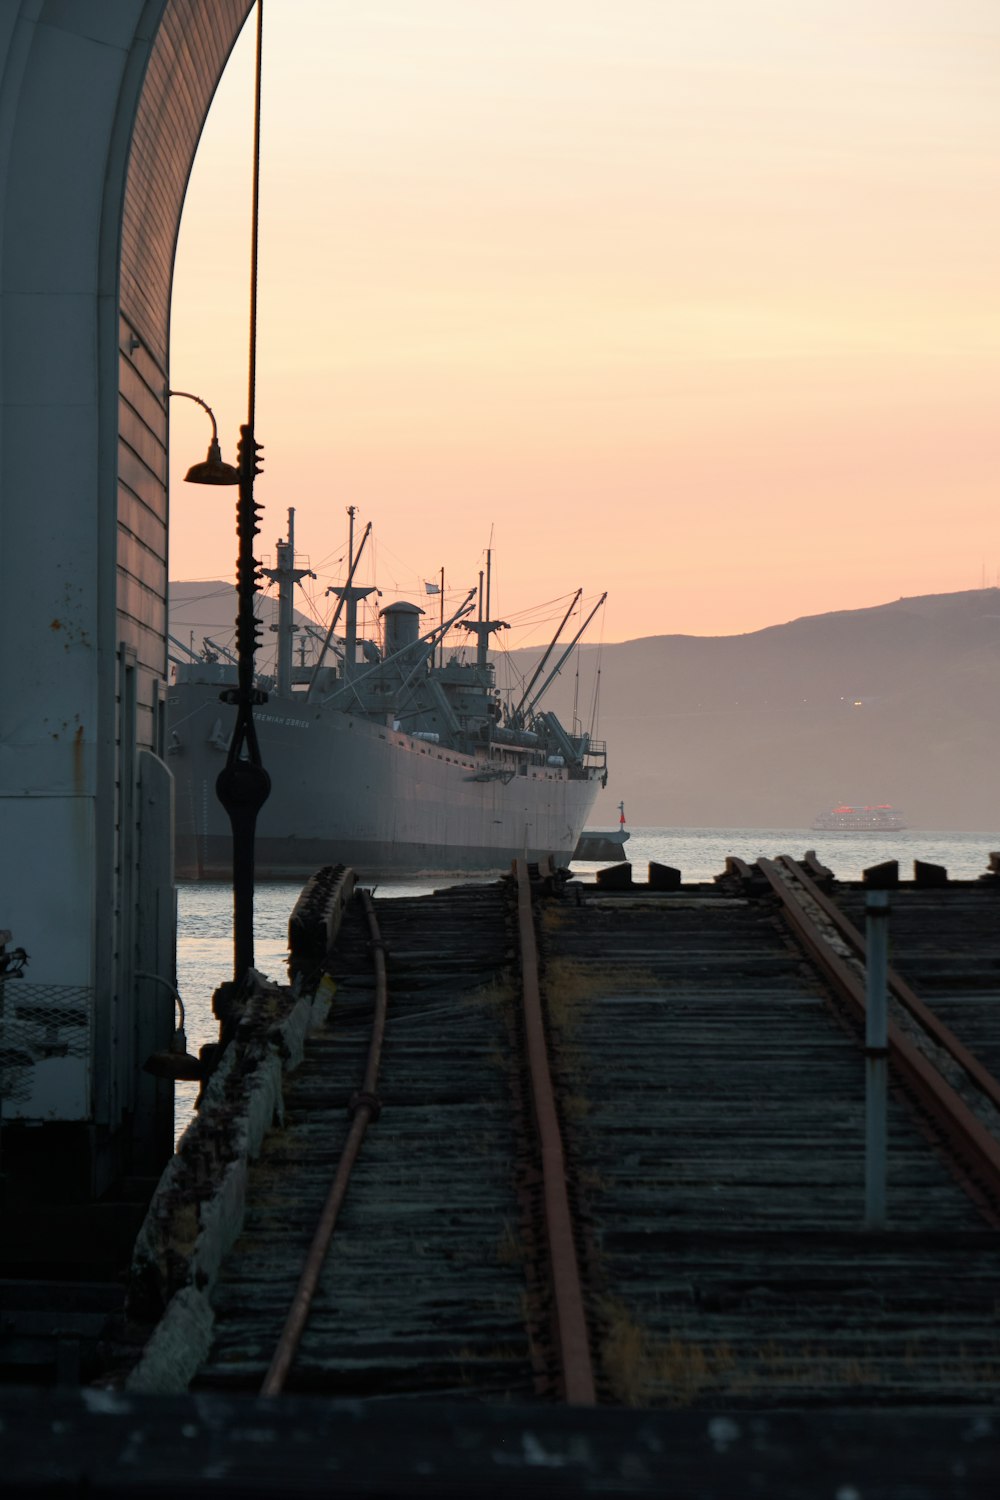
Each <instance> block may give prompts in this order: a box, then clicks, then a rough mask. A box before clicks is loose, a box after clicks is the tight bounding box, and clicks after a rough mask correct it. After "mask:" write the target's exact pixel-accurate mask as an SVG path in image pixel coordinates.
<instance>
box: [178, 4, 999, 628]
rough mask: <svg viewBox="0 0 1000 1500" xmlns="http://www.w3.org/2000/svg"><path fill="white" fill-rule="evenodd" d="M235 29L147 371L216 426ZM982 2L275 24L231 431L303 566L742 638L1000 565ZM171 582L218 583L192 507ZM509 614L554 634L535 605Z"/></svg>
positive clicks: (544, 8)
mask: <svg viewBox="0 0 1000 1500" xmlns="http://www.w3.org/2000/svg"><path fill="white" fill-rule="evenodd" d="M253 42H254V21H253V17H251V20H250V21H249V22H248V25H247V27H246V28H245V30H244V34H243V36H242V38H241V40H240V43H239V44H238V46H237V49H236V51H235V52H234V54H233V57H232V60H231V63H230V66H229V68H228V70H227V73H226V75H225V77H224V79H223V82H222V84H221V86H220V90H219V93H218V95H217V98H216V102H215V105H214V107H213V110H212V113H211V116H210V118H209V121H208V124H207V126H206V130H205V134H204V137H203V141H202V146H201V149H200V151H199V155H198V159H197V162H196V164H195V171H194V175H193V178H192V182H191V187H190V191H189V195H188V200H187V204H186V207H185V215H184V222H183V225H182V231H181V242H180V248H179V254H178V260H177V270H176V276H175V282H174V303H173V339H172V370H171V380H172V384H173V385H174V386H175V387H179V388H181V389H183V390H188V391H194V392H196V393H197V394H199V395H200V396H202V397H204V399H205V400H207V401H208V402H209V403H210V404H211V405H212V406H213V407H214V408H215V411H216V414H217V416H218V419H219V426H220V436H221V439H222V444H223V452H224V456H225V457H227V458H228V459H230V460H231V461H232V460H234V459H235V442H236V437H237V433H238V428H239V424H240V422H241V421H243V420H245V411H246V363H247V301H248V266H249V203H250V149H251V123H252V121H251V115H252V88H253V79H252V72H253ZM998 78H1000V10H998V8H997V5H996V0H837V3H833V0H702V3H698V4H696V3H693V0H676V3H671V0H572V3H570V0H530V3H529V0H504V3H503V4H499V3H494V0H366V3H364V4H363V5H358V4H356V3H355V4H350V5H348V4H346V3H343V0H266V6H265V55H264V106H263V108H264V115H263V147H262V160H263V168H262V188H261V212H262V226H261V250H260V256H261V258H260V286H259V297H260V341H259V354H258V361H259V364H258V400H257V428H258V437H259V439H260V440H262V441H263V442H264V444H265V449H266V466H265V473H264V476H263V477H262V478H261V480H260V481H259V484H258V497H259V498H260V499H261V500H262V501H264V502H265V504H266V506H267V515H266V518H265V523H264V530H263V533H262V536H261V538H260V552H261V553H273V547H274V541H275V539H276V538H277V537H278V536H279V535H283V534H284V524H285V513H286V509H287V507H288V506H290V505H294V506H295V507H296V512H297V521H296V528H297V536H296V541H297V547H298V550H299V552H300V553H302V554H303V555H304V558H303V561H304V563H308V564H309V565H311V566H312V567H313V568H314V569H315V571H316V572H317V573H318V574H319V575H320V578H319V581H318V583H317V584H315V585H313V589H314V592H315V594H316V603H317V608H319V607H321V606H322V600H323V593H324V590H325V587H326V585H327V584H328V583H330V582H332V581H333V575H334V571H335V570H334V564H335V562H336V560H337V559H338V558H340V557H341V556H342V555H343V552H344V548H345V539H346V527H347V517H346V514H345V511H346V507H347V506H348V505H351V504H353V505H356V506H357V507H358V510H359V515H360V519H361V521H362V522H365V521H368V520H371V521H372V522H373V523H374V529H375V537H376V547H375V549H374V565H375V566H376V567H377V574H378V582H379V585H380V587H381V588H382V589H383V591H384V595H383V601H382V602H383V603H387V602H389V601H390V600H391V599H392V598H394V597H401V596H403V597H410V598H414V599H417V598H418V597H419V595H420V593H421V592H422V590H423V583H424V580H427V579H433V578H435V577H437V574H438V571H439V569H440V568H441V567H442V566H443V567H444V568H445V570H446V581H447V587H448V590H449V594H450V593H451V591H452V590H454V591H455V593H456V597H458V596H460V594H461V593H464V591H465V589H466V588H467V587H469V586H470V585H471V584H472V583H473V582H474V581H475V579H476V576H477V574H478V570H479V569H480V568H481V567H482V566H483V565H484V555H485V549H486V547H487V546H488V545H489V544H490V540H491V537H492V544H493V548H494V558H495V564H496V582H495V603H496V605H497V607H498V609H499V612H500V613H501V614H502V615H503V616H504V618H505V619H507V620H510V621H512V623H514V624H515V625H516V626H517V629H516V630H515V631H513V632H511V639H510V642H509V643H510V645H512V646H515V645H523V644H527V643H528V642H529V641H531V640H537V639H539V638H541V637H543V636H545V634H546V628H545V625H544V623H543V621H544V620H545V619H547V618H548V617H549V616H550V615H551V614H553V613H554V612H557V610H556V606H554V605H551V604H549V601H552V600H553V599H554V598H555V597H556V596H561V595H564V594H568V593H570V592H571V591H572V590H574V589H575V588H577V587H578V586H582V587H583V589H584V591H585V597H586V598H587V599H593V598H595V597H596V596H597V595H598V594H599V593H600V592H602V591H603V590H605V589H607V590H608V591H609V600H608V606H607V612H606V619H605V622H604V627H603V633H604V637H605V639H607V640H626V639H631V638H634V637H637V636H647V635H661V634H667V633H675V632H683V633H690V634H698V635H721V634H731V633H737V632H742V631H748V630H755V629H758V628H759V627H761V626H764V625H770V624H774V623H777V622H780V621H784V620H788V619H792V618H794V617H796V616H798V615H802V614H811V613H820V612H825V611H828V610H834V609H845V608H857V607H861V606H864V605H870V604H879V603H882V602H885V601H887V600H890V599H895V598H898V597H899V596H900V595H907V594H923V593H937V592H950V591H953V590H961V589H969V588H978V587H979V586H980V585H981V583H982V582H983V581H984V578H985V581H986V582H988V583H994V582H996V581H997V579H998V571H1000V270H998V268H1000V87H998ZM171 424H172V426H171V442H172V466H171V475H172V499H171V506H172V514H171V521H172V558H171V573H172V576H173V577H174V578H176V579H192V578H219V577H223V578H228V577H231V576H232V571H233V560H234V556H235V537H234V530H233V498H234V492H233V491H231V490H215V491H213V490H206V489H196V488H194V487H193V486H185V485H184V484H183V482H182V481H183V474H184V471H185V469H186V468H187V466H188V464H190V463H191V462H193V461H194V460H195V459H200V458H202V457H204V451H205V447H206V443H207V438H208V435H209V433H208V421H207V418H206V417H205V415H204V413H202V412H201V411H199V410H198V408H197V407H195V406H194V405H193V404H192V403H190V402H186V401H182V400H174V401H173V402H172V410H171ZM539 603H544V604H548V608H542V609H537V608H534V606H536V605H538V604H539Z"/></svg>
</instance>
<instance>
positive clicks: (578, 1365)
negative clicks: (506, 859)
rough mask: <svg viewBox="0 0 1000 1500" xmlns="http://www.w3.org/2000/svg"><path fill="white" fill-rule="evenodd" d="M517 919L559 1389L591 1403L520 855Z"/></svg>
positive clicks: (582, 1312)
mask: <svg viewBox="0 0 1000 1500" xmlns="http://www.w3.org/2000/svg"><path fill="white" fill-rule="evenodd" d="M514 873H515V876H516V879H517V918H518V935H519V939H520V948H521V995H522V1006H523V1015H524V1032H525V1047H526V1051H527V1056H528V1072H529V1077H530V1083H531V1101H532V1111H533V1114H534V1119H535V1127H536V1130H537V1132H538V1143H539V1149H540V1153H541V1163H542V1194H543V1201H544V1205H545V1235H546V1241H547V1245H548V1259H549V1272H550V1279H551V1287H552V1297H553V1305H554V1310H555V1325H556V1326H555V1333H556V1345H557V1349H558V1355H559V1364H560V1368H561V1371H562V1379H563V1394H564V1395H565V1399H566V1400H567V1401H568V1402H569V1403H570V1404H571V1405H575V1406H593V1405H594V1404H595V1402H596V1394H595V1389H594V1373H593V1367H592V1363H591V1357H590V1335H589V1331H588V1328H587V1317H586V1312H585V1310H584V1302H583V1286H582V1282H581V1277H580V1265H579V1261H578V1259H577V1253H576V1242H575V1238H574V1234H573V1215H572V1212H571V1210H570V1203H569V1192H568V1189H567V1186H566V1158H565V1155H564V1152H563V1144H562V1132H561V1131H560V1128H559V1117H558V1114H557V1112H556V1103H555V1093H554V1090H553V1087H552V1074H551V1072H550V1069H549V1058H548V1048H547V1046H546V1040H545V1024H544V1021H543V1018H542V1003H541V994H540V990H539V983H538V944H537V942H536V939H535V923H534V917H533V915H532V910H531V882H530V879H529V877H528V866H527V862H526V861H525V860H524V859H517V860H515V862H514Z"/></svg>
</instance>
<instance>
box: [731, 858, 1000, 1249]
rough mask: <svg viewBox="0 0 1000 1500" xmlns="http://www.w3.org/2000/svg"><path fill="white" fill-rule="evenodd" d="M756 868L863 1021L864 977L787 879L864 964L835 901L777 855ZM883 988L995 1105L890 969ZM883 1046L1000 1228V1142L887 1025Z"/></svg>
mask: <svg viewBox="0 0 1000 1500" xmlns="http://www.w3.org/2000/svg"><path fill="white" fill-rule="evenodd" d="M757 866H758V868H759V870H760V872H761V874H762V875H763V876H764V878H765V879H766V880H767V882H768V884H769V885H770V887H771V889H772V890H773V891H774V893H775V895H776V896H777V897H778V898H779V900H780V902H781V904H782V909H783V911H784V914H785V918H786V920H787V921H788V923H789V926H790V927H791V928H792V930H793V931H794V932H795V933H796V935H797V936H798V938H799V940H800V941H801V943H802V944H803V946H804V947H805V949H806V951H807V952H808V953H809V954H810V955H811V957H812V958H813V959H814V960H815V961H816V963H817V964H818V966H819V967H820V969H821V970H822V972H823V973H824V974H825V976H826V977H827V979H828V980H829V981H830V983H831V984H832V985H833V987H834V989H835V990H836V991H837V993H838V994H839V995H840V996H841V997H842V998H843V999H844V1000H846V1001H847V1002H848V1004H849V1005H850V1006H851V1008H852V1009H853V1010H854V1012H855V1013H856V1014H857V1015H858V1016H860V1017H863V1016H864V1014H865V1009H866V1003H865V987H864V981H863V979H862V978H861V977H859V975H858V974H857V973H856V972H855V970H853V969H852V968H851V966H850V964H849V963H848V962H846V961H845V959H844V958H843V957H842V956H841V955H840V954H838V953H837V952H836V951H835V950H834V949H833V948H832V947H831V946H830V944H829V942H828V941H827V939H826V937H825V936H824V934H823V932H822V931H821V929H820V928H819V927H818V926H817V925H816V922H815V921H814V920H813V918H812V916H811V915H810V913H809V912H808V910H807V909H806V908H805V907H804V906H803V905H802V904H801V903H800V902H799V901H797V900H796V899H795V895H794V891H793V889H792V888H791V887H790V886H789V883H788V877H789V876H791V877H793V879H794V881H795V882H796V883H797V884H798V886H799V887H800V888H801V890H802V891H803V892H804V893H805V895H806V896H807V897H808V898H809V899H810V900H811V901H813V902H815V903H816V905H817V906H818V907H819V908H820V910H821V911H822V912H823V914H824V916H825V917H827V918H828V920H829V921H830V922H831V923H832V924H833V925H834V926H835V928H836V930H837V932H838V935H839V936H840V937H841V939H842V940H843V941H844V943H845V944H846V945H847V946H848V948H849V949H850V950H851V951H852V953H853V956H854V957H855V958H856V959H858V960H860V961H861V962H862V963H863V962H864V959H865V953H866V944H865V940H864V938H863V937H862V935H861V933H860V932H858V930H857V928H856V927H855V926H854V925H853V923H852V922H850V921H849V919H848V918H847V917H845V916H844V914H843V913H842V912H841V911H840V910H839V909H838V908H837V906H836V905H835V904H834V902H832V901H831V900H830V899H829V897H827V896H826V895H824V893H823V892H822V891H821V890H820V889H819V888H818V887H817V886H816V884H815V882H814V881H813V880H811V879H810V877H809V876H808V875H806V874H804V873H803V871H802V870H801V869H800V868H799V867H798V866H797V865H796V863H795V861H794V860H791V859H788V858H787V857H782V858H781V859H780V860H777V861H776V860H770V859H760V860H758V861H757ZM888 983H889V990H890V993H891V995H892V996H893V998H894V999H895V1000H897V1001H898V1002H899V1004H901V1005H903V1006H904V1007H905V1008H906V1010H907V1011H908V1012H909V1013H910V1015H911V1016H912V1017H913V1019H914V1020H915V1021H917V1022H918V1024H919V1025H920V1026H921V1027H923V1028H924V1030H925V1031H926V1032H927V1034H928V1035H929V1036H930V1037H931V1039H932V1040H933V1041H934V1042H935V1043H936V1044H937V1045H938V1046H939V1047H941V1048H942V1049H943V1050H944V1051H946V1052H947V1054H948V1055H949V1056H950V1057H951V1058H952V1060H953V1061H954V1062H955V1063H957V1064H958V1066H960V1067H961V1068H962V1069H963V1071H964V1072H965V1073H966V1075H967V1077H968V1078H969V1079H970V1080H971V1081H972V1082H973V1083H974V1084H975V1085H976V1087H977V1088H979V1090H980V1091H981V1093H982V1094H983V1095H984V1097H986V1098H987V1099H989V1100H990V1102H991V1103H993V1104H998V1103H1000V1085H998V1083H997V1081H996V1079H994V1078H993V1076H992V1074H990V1073H989V1072H988V1071H987V1069H985V1068H984V1067H983V1065H982V1064H981V1063H980V1062H979V1060H978V1059H977V1058H975V1057H974V1056H973V1055H972V1054H971V1053H970V1052H969V1051H968V1049H967V1048H966V1047H964V1046H963V1045H962V1044H961V1043H960V1042H959V1041H958V1039H957V1037H955V1036H954V1034H953V1033H952V1032H951V1031H950V1030H949V1028H948V1027H947V1026H945V1025H944V1023H943V1022H942V1021H941V1020H940V1018H939V1017H937V1016H936V1015H935V1014H934V1012H933V1011H931V1010H930V1009H929V1007H928V1006H926V1005H925V1004H924V1003H923V1001H921V1000H919V999H918V997H917V996H916V995H915V994H914V993H913V991H912V990H911V989H910V988H909V986H908V985H906V984H905V983H904V981H903V980H902V979H901V978H900V976H899V975H898V974H897V973H896V972H895V970H893V969H891V968H890V969H889V971H888ZM888 1046H889V1057H890V1062H891V1064H892V1066H893V1067H894V1068H895V1070H896V1072H897V1074H898V1075H899V1076H900V1078H901V1079H902V1080H903V1081H904V1082H905V1083H906V1084H907V1086H908V1087H909V1088H910V1089H911V1090H912V1092H913V1093H914V1095H915V1096H916V1097H917V1098H918V1099H919V1101H920V1103H921V1105H922V1106H923V1108H924V1109H925V1110H926V1111H927V1113H928V1114H929V1115H930V1116H931V1118H932V1119H933V1120H934V1123H935V1125H936V1126H937V1127H938V1129H939V1130H940V1131H941V1133H942V1135H943V1136H944V1137H945V1138H946V1139H947V1140H948V1142H949V1144H950V1145H951V1147H952V1149H953V1150H954V1151H955V1152H956V1154H957V1155H958V1157H959V1158H960V1160H962V1161H964V1163H965V1164H966V1166H967V1167H968V1170H969V1172H970V1174H971V1175H972V1177H973V1179H974V1182H976V1183H977V1184H979V1185H980V1186H981V1187H982V1188H984V1189H985V1190H986V1192H987V1194H988V1197H989V1204H988V1206H987V1205H986V1204H983V1203H982V1200H981V1195H980V1194H976V1196H977V1199H979V1201H980V1203H981V1206H982V1207H983V1208H984V1211H985V1212H986V1213H987V1216H988V1217H989V1218H990V1220H991V1222H993V1223H994V1224H998V1225H1000V1142H998V1141H997V1139H996V1137H995V1136H993V1135H992V1134H991V1132H990V1131H989V1130H988V1129H987V1128H986V1126H984V1125H983V1124H982V1122H981V1121H980V1120H978V1119H977V1118H976V1116H975V1114H974V1113H973V1111H972V1110H971V1109H970V1108H969V1106H968V1105H967V1104H966V1102H965V1101H964V1100H963V1099H962V1098H961V1096H960V1095H959V1094H958V1093H957V1092H956V1090H955V1089H954V1088H953V1087H952V1085H951V1084H950V1083H949V1082H948V1081H947V1080H946V1079H945V1078H944V1077H943V1076H942V1074H941V1073H940V1071H939V1070H938V1069H937V1068H936V1067H935V1066H934V1064H933V1063H932V1062H931V1061H930V1060H929V1059H928V1058H927V1057H925V1056H924V1054H923V1053H922V1052H921V1051H920V1050H919V1048H918V1047H917V1046H915V1045H914V1043H913V1042H912V1041H911V1040H910V1039H909V1038H908V1037H907V1036H905V1035H904V1033H903V1032H902V1031H901V1030H900V1028H899V1026H898V1024H896V1023H895V1022H893V1021H892V1020H890V1022H889V1026H888Z"/></svg>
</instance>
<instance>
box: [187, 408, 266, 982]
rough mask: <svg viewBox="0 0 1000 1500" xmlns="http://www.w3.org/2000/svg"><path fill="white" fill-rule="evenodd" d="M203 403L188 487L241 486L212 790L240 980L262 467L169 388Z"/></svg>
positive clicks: (256, 790)
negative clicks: (229, 650) (230, 669)
mask: <svg viewBox="0 0 1000 1500" xmlns="http://www.w3.org/2000/svg"><path fill="white" fill-rule="evenodd" d="M169 394H170V395H171V396H186V397H187V398H188V399H189V400H190V401H197V403H198V405H199V406H201V407H204V409H205V411H207V412H208V414H209V416H210V417H211V419H212V441H211V443H210V444H209V448H208V457H207V458H206V459H205V461H204V463H200V464H192V466H191V468H190V469H189V470H188V471H187V474H186V475H185V476H184V477H185V479H186V481H187V482H188V483H189V484H211V485H221V484H228V485H233V484H236V485H239V495H238V496H237V500H236V534H237V538H238V541H239V548H238V552H237V557H236V658H237V668H236V683H237V685H236V687H235V688H231V687H230V688H224V689H223V691H222V692H221V693H220V694H219V697H220V698H221V699H222V701H223V702H224V703H230V704H233V705H234V706H235V708H236V725H235V727H234V729H233V734H232V738H231V739H230V741H229V750H228V753H227V755H226V764H225V765H224V766H223V768H222V770H221V771H220V772H219V775H218V777H217V778H216V782H215V794H216V796H217V797H218V799H219V801H220V802H221V803H222V805H223V807H224V808H225V810H226V812H227V814H228V815H229V826H230V830H231V832H232V840H233V960H234V962H233V978H234V980H235V982H236V983H237V984H239V983H240V982H241V981H242V980H243V979H244V978H245V977H246V975H247V972H248V970H250V969H252V968H253V887H254V840H255V837H256V831H257V814H258V813H259V812H260V809H261V808H262V807H263V805H264V803H265V802H266V801H267V798H268V795H269V793H270V790H271V778H270V776H269V775H268V774H267V771H266V770H265V769H264V765H263V762H262V761H261V756H260V745H259V743H258V740H257V730H256V726H255V725H254V722H253V709H254V705H256V704H261V703H266V702H267V694H266V693H264V692H262V691H261V689H260V688H257V687H254V681H253V679H254V670H253V659H254V655H255V653H256V650H257V647H258V645H259V644H260V641H259V639H258V635H257V629H258V622H257V617H256V615H255V614H254V608H253V599H254V594H256V593H257V560H256V558H255V557H254V555H253V539H254V537H255V536H256V534H257V532H258V531H259V530H260V528H259V526H258V525H257V519H258V515H259V510H260V507H259V506H258V505H257V504H256V502H255V500H254V493H253V482H254V478H255V476H256V475H257V474H258V473H259V472H260V465H259V458H258V455H259V453H260V444H259V443H255V442H254V440H253V436H252V432H251V428H250V426H249V425H244V426H242V427H241V428H240V441H239V447H238V453H239V465H238V467H235V468H234V466H233V465H232V464H227V463H225V462H224V461H223V458H222V453H221V450H220V448H219V430H218V426H217V424H216V421H215V413H214V412H213V411H212V408H211V407H210V406H209V404H208V402H207V401H203V400H202V399H201V397H200V396H194V395H192V394H191V392H190V391H170V392H169Z"/></svg>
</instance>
